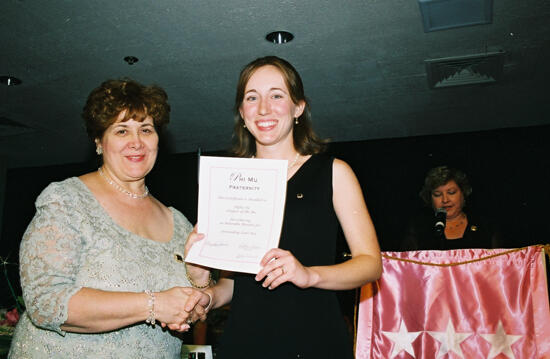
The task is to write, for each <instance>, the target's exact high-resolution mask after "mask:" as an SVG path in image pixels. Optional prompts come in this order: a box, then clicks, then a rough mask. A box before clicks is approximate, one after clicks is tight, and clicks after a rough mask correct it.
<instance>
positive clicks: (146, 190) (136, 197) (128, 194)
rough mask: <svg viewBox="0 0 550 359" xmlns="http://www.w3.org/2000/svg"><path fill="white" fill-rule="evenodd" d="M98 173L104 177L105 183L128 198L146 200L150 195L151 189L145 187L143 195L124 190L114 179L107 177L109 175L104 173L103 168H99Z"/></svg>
mask: <svg viewBox="0 0 550 359" xmlns="http://www.w3.org/2000/svg"><path fill="white" fill-rule="evenodd" d="M97 172H99V174H100V175H101V177H103V178H104V179H105V181H107V183H109V184H110V185H111V186H113V187H115V188H116V189H117V190H119V191H120V192H122V193H124V194H125V195H127V196H130V197H132V198H135V199H143V198H145V197H147V196H148V195H149V188H147V186H145V191H144V192H143V193H142V194H137V193H133V192H130V191H128V190H127V189H125V188H122V187H121V186H119V185H118V184H117V183H115V182H114V181H113V180H112V179H110V178H109V177H107V175H106V174H105V173H103V169H102V168H101V167H99V168H98V169H97Z"/></svg>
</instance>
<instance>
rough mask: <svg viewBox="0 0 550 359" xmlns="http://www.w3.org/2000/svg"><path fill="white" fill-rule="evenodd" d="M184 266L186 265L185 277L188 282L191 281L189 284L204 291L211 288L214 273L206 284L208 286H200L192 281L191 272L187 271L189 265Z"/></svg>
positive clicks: (209, 275) (210, 274)
mask: <svg viewBox="0 0 550 359" xmlns="http://www.w3.org/2000/svg"><path fill="white" fill-rule="evenodd" d="M184 265H185V276H186V277H187V280H189V283H191V285H192V286H193V288H197V289H204V288H208V287H209V286H210V283H212V272H210V273H209V274H208V281H207V282H206V284H204V285H198V284H197V283H195V282H194V281H193V279H191V276H190V275H189V271H188V270H187V263H185V264H184Z"/></svg>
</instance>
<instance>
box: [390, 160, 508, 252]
mask: <svg viewBox="0 0 550 359" xmlns="http://www.w3.org/2000/svg"><path fill="white" fill-rule="evenodd" d="M471 193H472V187H471V186H470V183H469V181H468V177H467V176H466V174H465V173H464V172H462V171H460V170H458V169H456V168H451V167H447V166H439V167H435V168H432V169H430V170H429V171H428V173H427V175H426V178H425V179H424V186H423V187H422V190H421V191H420V198H422V200H423V201H424V203H425V204H426V205H427V206H428V207H430V208H431V210H432V211H430V212H429V213H422V214H420V215H419V216H417V217H415V218H414V219H413V220H412V221H411V223H410V224H409V227H408V229H407V233H406V235H405V240H404V241H403V243H402V244H401V248H400V249H401V250H424V249H436V250H447V249H459V248H498V247H499V241H498V236H497V234H496V232H495V231H493V230H492V229H491V228H490V227H489V225H488V224H487V223H486V222H485V221H483V220H481V219H480V218H479V217H477V216H475V214H473V213H471V212H469V213H467V212H466V211H465V206H466V198H467V197H468V196H469V195H470V194H471ZM437 212H440V213H443V216H444V222H445V225H444V228H443V230H437V229H436V228H434V225H435V223H436V222H438V221H437V220H436V217H435V216H434V213H437ZM441 224H442V223H441ZM441 227H443V226H441Z"/></svg>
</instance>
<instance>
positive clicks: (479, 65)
mask: <svg viewBox="0 0 550 359" xmlns="http://www.w3.org/2000/svg"><path fill="white" fill-rule="evenodd" d="M504 54H505V53H504V52H490V53H484V54H477V55H468V56H459V57H446V58H441V59H432V60H425V61H424V62H425V64H426V72H427V75H428V85H429V86H430V87H431V88H441V87H451V86H461V85H474V84H484V83H491V82H497V81H500V80H501V78H502V72H503V71H502V70H503V67H504Z"/></svg>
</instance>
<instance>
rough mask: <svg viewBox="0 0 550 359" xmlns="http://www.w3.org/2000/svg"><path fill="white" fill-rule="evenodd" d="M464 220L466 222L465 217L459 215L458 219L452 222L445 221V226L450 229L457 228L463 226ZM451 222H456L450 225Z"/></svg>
mask: <svg viewBox="0 0 550 359" xmlns="http://www.w3.org/2000/svg"><path fill="white" fill-rule="evenodd" d="M465 220H466V215H465V214H461V215H460V218H459V219H456V220H454V221H447V226H449V227H451V228H458V227H460V226H462V225H463V224H464V221H465ZM452 222H456V223H452Z"/></svg>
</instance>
